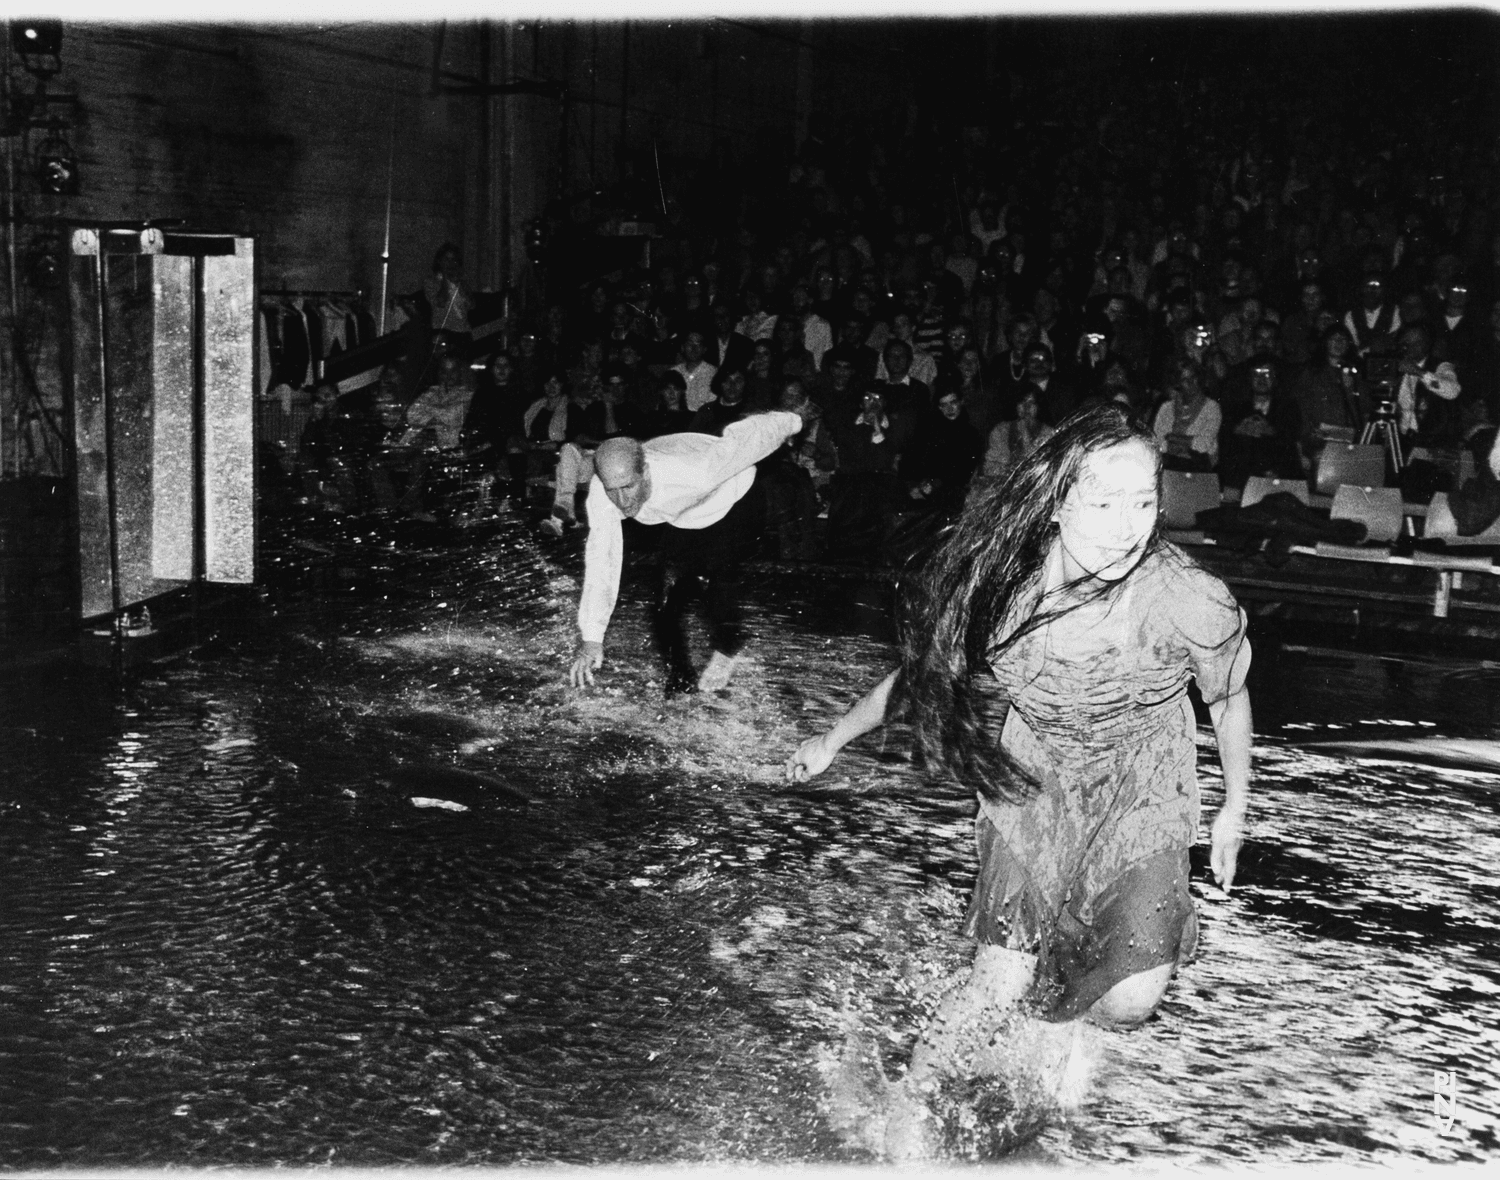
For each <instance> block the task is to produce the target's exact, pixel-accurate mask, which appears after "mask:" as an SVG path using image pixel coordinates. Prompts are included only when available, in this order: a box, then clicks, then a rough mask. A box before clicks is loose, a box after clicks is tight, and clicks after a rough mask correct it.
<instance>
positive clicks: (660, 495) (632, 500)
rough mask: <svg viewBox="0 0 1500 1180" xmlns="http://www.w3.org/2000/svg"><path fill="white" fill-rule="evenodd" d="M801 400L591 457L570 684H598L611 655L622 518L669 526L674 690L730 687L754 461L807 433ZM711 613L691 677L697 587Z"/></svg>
mask: <svg viewBox="0 0 1500 1180" xmlns="http://www.w3.org/2000/svg"><path fill="white" fill-rule="evenodd" d="M806 405H807V400H806V397H805V396H803V397H801V398H797V397H796V396H795V395H794V396H792V397H791V398H790V399H789V401H788V402H787V403H786V408H785V409H782V410H771V411H768V412H766V413H763V414H752V415H750V416H749V417H747V418H743V419H741V420H740V421H738V422H732V423H730V424H729V425H728V426H726V427H725V428H724V431H723V434H722V436H721V437H717V438H716V437H714V436H713V435H711V434H666V435H662V436H661V437H659V438H653V439H648V440H646V441H645V442H643V443H642V442H636V441H635V440H634V439H630V438H614V439H609V440H607V441H606V442H604V443H602V444H601V445H600V447H599V450H598V452H597V453H596V454H595V456H594V478H593V479H592V480H590V481H589V492H588V521H589V535H588V541H587V542H586V543H585V545H584V550H583V594H582V596H581V598H580V601H579V604H578V631H579V636H580V641H579V645H578V654H577V656H576V657H575V658H574V660H573V665H572V668H571V669H570V671H569V674H568V677H569V680H570V681H571V682H572V683H573V684H574V685H575V686H576V687H579V688H582V687H584V686H585V685H592V684H593V683H594V673H595V672H596V671H598V670H599V668H600V667H601V666H602V665H603V663H604V632H605V631H606V630H607V629H608V627H609V620H610V616H611V615H612V614H614V609H615V600H616V599H617V598H618V597H619V593H620V568H621V565H622V563H623V560H624V555H625V540H624V534H623V531H622V528H621V522H622V521H623V520H624V519H625V518H626V517H629V518H630V519H632V520H638V521H640V522H641V523H642V524H650V525H656V524H660V525H665V526H666V533H665V535H664V536H663V538H662V584H661V586H660V589H659V593H658V595H657V600H656V610H655V619H654V622H655V629H656V637H657V641H658V643H659V644H660V646H661V647H662V654H663V656H664V657H665V658H666V661H667V666H668V680H667V691H668V693H675V692H684V691H691V690H692V689H693V688H697V689H698V690H699V691H703V692H711V691H714V690H717V689H721V688H724V687H725V686H727V685H728V683H729V678H730V675H731V674H732V673H733V671H734V665H735V661H736V659H737V657H738V655H739V651H740V648H741V647H742V646H743V645H744V640H745V634H744V628H743V626H742V625H741V623H740V610H739V599H738V579H739V567H740V565H741V563H742V562H744V561H745V560H746V559H747V558H748V557H751V556H753V554H754V550H755V547H756V545H757V544H758V542H759V539H760V533H761V528H762V525H763V523H764V509H763V507H762V505H761V500H760V496H759V495H758V494H754V495H747V493H749V492H750V490H751V487H752V485H753V484H754V482H755V465H756V464H757V463H759V462H760V461H761V460H762V459H764V458H766V457H767V456H768V455H771V454H774V453H775V452H776V450H777V449H779V448H780V447H781V446H782V445H783V444H784V443H785V442H786V441H787V440H788V439H789V438H791V437H792V436H794V435H795V434H797V433H798V432H799V431H801V429H802V417H801V414H800V411H801V410H802V409H804V408H806ZM700 587H701V589H702V591H703V595H704V605H705V608H706V611H707V614H708V617H709V623H710V628H711V635H710V638H711V641H712V643H713V649H714V650H713V656H712V658H711V659H710V661H709V664H708V667H707V668H705V669H704V671H703V673H702V675H701V676H695V675H694V670H693V664H692V660H691V659H690V658H689V656H688V653H687V643H686V638H685V636H684V634H683V630H682V612H683V610H684V609H685V607H686V605H687V602H688V600H689V598H690V597H691V596H692V594H693V592H694V591H695V590H696V589H698V588H700Z"/></svg>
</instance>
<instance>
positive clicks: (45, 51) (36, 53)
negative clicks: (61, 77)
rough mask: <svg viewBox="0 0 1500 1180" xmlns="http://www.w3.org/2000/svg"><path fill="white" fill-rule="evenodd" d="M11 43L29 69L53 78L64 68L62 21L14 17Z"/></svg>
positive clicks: (39, 75) (34, 72)
mask: <svg viewBox="0 0 1500 1180" xmlns="http://www.w3.org/2000/svg"><path fill="white" fill-rule="evenodd" d="M10 47H11V50H12V51H13V52H14V53H15V54H16V56H18V57H19V58H20V59H21V64H22V65H23V66H25V67H26V69H27V70H28V71H30V72H31V73H33V74H35V75H36V76H37V77H39V78H50V77H51V76H52V75H53V74H55V73H57V72H58V70H60V69H61V68H62V61H61V57H62V21H60V20H31V21H11V22H10Z"/></svg>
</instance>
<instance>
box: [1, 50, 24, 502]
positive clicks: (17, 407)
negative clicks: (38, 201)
mask: <svg viewBox="0 0 1500 1180" xmlns="http://www.w3.org/2000/svg"><path fill="white" fill-rule="evenodd" d="M4 85H5V110H6V112H7V113H9V112H10V111H12V110H13V109H14V101H13V100H14V90H15V85H14V83H13V82H12V81H11V76H10V38H9V37H7V38H6V39H5V83H4ZM5 249H6V257H7V262H6V267H5V273H6V280H7V285H8V287H9V290H10V329H9V331H8V332H7V335H8V336H9V339H10V347H9V348H7V349H6V350H5V366H4V371H5V373H6V374H7V376H8V377H9V378H10V379H9V381H7V382H6V385H7V387H8V389H9V391H10V397H11V403H12V406H13V408H14V423H15V429H14V430H13V431H12V432H11V438H10V443H11V448H12V450H13V451H14V452H15V474H16V477H17V478H19V477H20V475H21V429H20V428H21V390H20V384H21V383H20V382H19V381H18V380H17V379H16V319H17V316H16V312H17V308H18V306H19V300H18V299H17V297H16V139H15V136H13V135H7V136H6V137H5ZM3 428H4V415H3V414H0V430H3ZM4 473H5V440H4V438H3V436H0V476H3V475H4Z"/></svg>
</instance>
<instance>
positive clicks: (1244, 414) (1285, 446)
mask: <svg viewBox="0 0 1500 1180" xmlns="http://www.w3.org/2000/svg"><path fill="white" fill-rule="evenodd" d="M1250 364H1251V366H1252V367H1251V370H1250V384H1249V388H1248V390H1247V391H1246V392H1247V396H1246V397H1245V398H1244V399H1243V400H1235V401H1231V402H1226V403H1225V404H1224V407H1223V429H1222V431H1221V433H1220V437H1219V454H1220V460H1219V472H1220V476H1221V478H1222V479H1223V482H1224V484H1225V485H1226V486H1229V487H1244V485H1245V480H1246V479H1248V478H1249V477H1250V476H1252V475H1269V476H1273V477H1275V478H1278V479H1298V478H1301V476H1302V475H1303V474H1304V468H1303V456H1302V451H1301V448H1300V446H1299V443H1300V441H1301V438H1302V421H1301V417H1300V416H1299V415H1298V413H1297V403H1296V401H1295V400H1293V398H1292V396H1291V394H1290V393H1288V392H1287V391H1286V390H1285V389H1283V388H1282V386H1281V382H1280V380H1279V378H1278V376H1277V371H1276V367H1275V365H1274V364H1273V363H1272V361H1271V359H1270V358H1269V357H1262V358H1260V359H1258V360H1254V361H1251V362H1250Z"/></svg>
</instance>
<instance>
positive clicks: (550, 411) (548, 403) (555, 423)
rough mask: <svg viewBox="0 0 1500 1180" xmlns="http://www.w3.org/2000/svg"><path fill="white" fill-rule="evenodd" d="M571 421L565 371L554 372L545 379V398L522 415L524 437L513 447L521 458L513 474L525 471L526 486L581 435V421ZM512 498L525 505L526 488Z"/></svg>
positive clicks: (551, 467)
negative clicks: (528, 481)
mask: <svg viewBox="0 0 1500 1180" xmlns="http://www.w3.org/2000/svg"><path fill="white" fill-rule="evenodd" d="M569 417H570V413H569V398H568V386H567V378H566V376H565V374H564V373H563V372H562V370H560V369H551V370H549V371H548V372H547V373H546V375H545V376H544V377H543V378H542V396H541V397H539V398H537V400H536V401H534V402H532V403H531V405H529V406H527V407H526V412H525V413H524V414H522V415H521V433H520V435H519V436H518V437H517V438H516V439H514V440H513V442H512V444H511V445H512V447H513V454H515V455H516V457H517V458H516V462H515V464H514V465H513V466H512V471H513V472H514V471H515V470H516V469H517V468H518V467H519V468H521V469H522V470H524V472H525V475H524V476H523V482H525V481H527V480H529V479H531V478H534V477H539V476H540V475H542V474H543V473H546V472H550V471H551V470H552V469H553V468H554V467H555V466H556V465H557V451H558V448H559V447H561V446H562V445H563V443H565V442H568V441H570V440H571V439H573V438H575V437H576V436H577V433H578V424H577V420H576V419H574V420H573V421H572V422H570V421H569ZM512 497H513V498H514V499H515V500H516V502H517V503H524V502H525V499H526V491H525V488H524V487H522V488H520V489H515V490H513V491H512Z"/></svg>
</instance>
